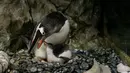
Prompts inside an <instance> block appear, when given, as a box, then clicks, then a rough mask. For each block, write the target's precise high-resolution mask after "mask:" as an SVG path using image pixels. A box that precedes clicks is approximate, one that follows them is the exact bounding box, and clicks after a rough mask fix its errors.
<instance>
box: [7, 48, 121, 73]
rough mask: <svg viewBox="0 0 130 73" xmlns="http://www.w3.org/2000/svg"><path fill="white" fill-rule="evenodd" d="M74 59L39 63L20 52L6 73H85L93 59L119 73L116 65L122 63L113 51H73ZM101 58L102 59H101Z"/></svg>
mask: <svg viewBox="0 0 130 73" xmlns="http://www.w3.org/2000/svg"><path fill="white" fill-rule="evenodd" d="M72 52H73V57H72V59H71V60H69V61H68V62H67V63H65V64H60V63H46V62H37V61H35V60H34V59H33V58H32V57H31V56H29V55H28V54H27V52H26V50H20V51H19V52H18V53H17V54H14V55H12V57H11V58H10V63H11V65H10V66H9V69H8V70H7V71H6V73H8V72H11V73H23V72H24V73H83V72H85V71H87V70H89V69H90V68H91V67H92V65H93V59H95V60H97V61H98V62H99V63H101V64H103V65H108V66H109V67H110V68H111V71H112V73H117V69H116V65H117V64H118V63H119V62H120V61H121V60H120V59H119V57H118V56H117V55H116V54H115V53H114V51H113V50H112V49H107V50H106V51H105V50H104V49H101V50H99V49H94V50H91V51H85V50H84V51H83V50H78V49H75V50H72ZM99 56H100V57H99Z"/></svg>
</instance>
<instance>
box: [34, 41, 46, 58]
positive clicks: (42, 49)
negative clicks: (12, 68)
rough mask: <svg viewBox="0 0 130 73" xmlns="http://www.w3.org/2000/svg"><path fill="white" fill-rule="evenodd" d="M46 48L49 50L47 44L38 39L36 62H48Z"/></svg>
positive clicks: (35, 48)
mask: <svg viewBox="0 0 130 73" xmlns="http://www.w3.org/2000/svg"><path fill="white" fill-rule="evenodd" d="M39 44H40V45H39ZM46 48H47V45H46V43H45V42H43V41H42V40H39V39H38V41H37V42H36V44H35V46H34V54H35V59H36V60H46V58H47V53H46Z"/></svg>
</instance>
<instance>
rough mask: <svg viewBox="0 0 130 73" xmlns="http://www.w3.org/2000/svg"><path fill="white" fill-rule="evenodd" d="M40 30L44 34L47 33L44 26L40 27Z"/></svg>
mask: <svg viewBox="0 0 130 73" xmlns="http://www.w3.org/2000/svg"><path fill="white" fill-rule="evenodd" d="M39 31H40V33H41V34H42V35H45V32H44V27H40V28H39Z"/></svg>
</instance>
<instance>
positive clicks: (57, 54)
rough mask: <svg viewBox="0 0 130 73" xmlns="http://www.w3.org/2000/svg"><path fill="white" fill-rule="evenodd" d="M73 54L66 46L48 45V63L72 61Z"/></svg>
mask: <svg viewBox="0 0 130 73" xmlns="http://www.w3.org/2000/svg"><path fill="white" fill-rule="evenodd" d="M71 56H72V53H71V51H70V50H69V49H68V47H67V46H66V45H62V44H57V45H52V44H49V43H48V44H47V61H48V62H59V63H65V62H67V61H68V60H69V59H71Z"/></svg>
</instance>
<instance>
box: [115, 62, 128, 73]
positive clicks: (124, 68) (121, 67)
mask: <svg viewBox="0 0 130 73" xmlns="http://www.w3.org/2000/svg"><path fill="white" fill-rule="evenodd" d="M117 71H118V72H120V73H124V72H129V71H130V67H128V66H126V65H123V64H122V63H119V64H118V65H117Z"/></svg>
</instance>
